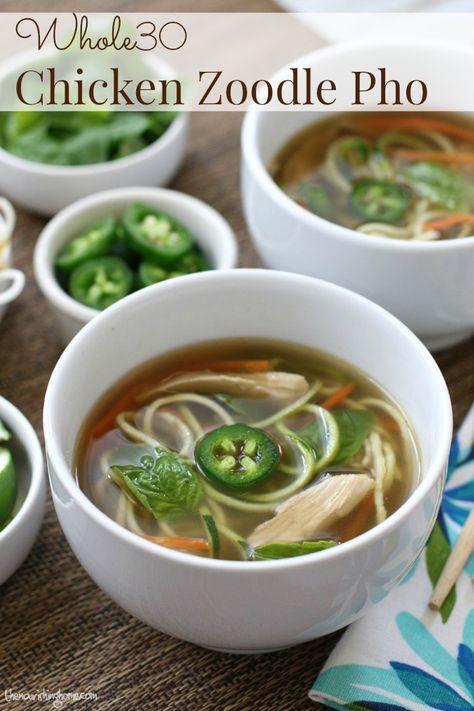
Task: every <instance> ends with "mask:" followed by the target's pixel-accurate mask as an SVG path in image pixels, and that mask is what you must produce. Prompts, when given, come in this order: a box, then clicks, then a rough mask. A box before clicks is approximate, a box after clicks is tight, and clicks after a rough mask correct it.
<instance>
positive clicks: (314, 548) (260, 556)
mask: <svg viewBox="0 0 474 711" xmlns="http://www.w3.org/2000/svg"><path fill="white" fill-rule="evenodd" d="M337 545H339V544H338V543H337V541H332V540H321V541H303V543H269V544H267V545H266V546H258V547H257V548H255V549H254V550H253V557H254V558H255V560H279V559H280V558H295V557H296V556H298V555H308V553H316V552H318V551H325V550H327V549H328V548H334V546H337Z"/></svg>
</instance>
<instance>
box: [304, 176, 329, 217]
mask: <svg viewBox="0 0 474 711" xmlns="http://www.w3.org/2000/svg"><path fill="white" fill-rule="evenodd" d="M298 192H299V195H300V197H301V199H302V200H303V202H304V203H305V204H306V207H308V208H309V209H310V210H311V212H314V213H315V214H316V215H321V217H324V216H325V215H328V214H329V211H330V207H331V205H330V202H329V198H328V195H327V193H326V191H325V190H324V188H322V187H321V186H320V185H314V184H313V183H306V182H302V183H300V186H299V189H298Z"/></svg>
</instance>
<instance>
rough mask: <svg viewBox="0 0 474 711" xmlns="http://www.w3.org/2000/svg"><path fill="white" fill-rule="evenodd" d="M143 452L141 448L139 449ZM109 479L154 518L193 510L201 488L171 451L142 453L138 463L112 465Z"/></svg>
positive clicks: (186, 464) (192, 472) (185, 463)
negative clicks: (125, 489) (115, 481)
mask: <svg viewBox="0 0 474 711" xmlns="http://www.w3.org/2000/svg"><path fill="white" fill-rule="evenodd" d="M141 449H142V451H143V448H141ZM110 472H111V476H112V478H113V479H116V480H118V481H117V483H119V485H120V484H121V485H122V486H123V485H125V486H126V488H127V490H128V491H129V492H130V493H131V494H132V496H133V497H134V498H135V499H136V500H137V501H138V502H139V503H140V504H142V506H144V507H145V508H146V509H147V510H148V511H150V513H152V514H153V516H154V517H155V518H157V519H159V518H163V517H166V516H172V515H175V514H179V513H183V512H184V511H195V510H196V509H197V507H198V506H199V504H200V502H201V499H202V496H203V489H202V485H201V482H200V480H199V478H198V476H197V473H196V471H195V469H194V467H193V465H192V464H191V463H190V462H188V461H187V460H185V459H183V457H180V455H179V454H176V453H175V452H168V451H166V450H165V449H161V448H157V449H156V450H155V451H154V452H153V454H142V456H141V457H140V460H139V464H138V465H136V464H126V465H118V466H117V465H114V466H112V467H111V468H110Z"/></svg>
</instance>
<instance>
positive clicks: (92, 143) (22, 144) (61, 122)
mask: <svg viewBox="0 0 474 711" xmlns="http://www.w3.org/2000/svg"><path fill="white" fill-rule="evenodd" d="M175 116H176V114H175V113H174V112H171V111H170V112H166V111H164V112H160V111H158V112H156V111H155V112H145V111H141V112H140V111H138V112H137V111H135V112H134V111H115V112H114V111H103V112H102V111H84V112H72V111H56V112H55V111H49V112H48V111H44V112H3V113H1V114H0V145H1V146H2V147H3V148H5V150H7V151H9V152H10V153H13V154H15V155H17V156H19V157H20V158H24V159H25V160H30V161H34V162H37V163H47V164H50V165H90V164H92V163H104V162H106V161H111V160H115V159H117V158H123V157H124V156H127V155H130V154H131V153H135V152H136V151H138V150H141V149H142V148H145V147H146V146H148V145H150V143H153V141H155V140H156V139H158V138H160V136H162V135H163V133H164V132H165V131H166V130H167V128H168V127H169V125H170V124H171V122H172V121H173V119H174V118H175Z"/></svg>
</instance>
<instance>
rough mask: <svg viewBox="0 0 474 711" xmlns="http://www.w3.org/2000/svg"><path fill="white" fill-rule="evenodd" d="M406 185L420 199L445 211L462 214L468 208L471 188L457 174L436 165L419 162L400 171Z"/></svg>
mask: <svg viewBox="0 0 474 711" xmlns="http://www.w3.org/2000/svg"><path fill="white" fill-rule="evenodd" d="M401 175H402V176H403V177H404V178H405V180H406V182H407V183H408V185H409V186H410V187H411V188H412V189H413V190H414V191H415V192H416V193H418V195H421V197H424V198H427V199H428V200H430V202H433V203H435V204H436V205H439V206H440V207H444V208H445V209H446V210H459V211H461V212H464V211H466V210H467V209H468V207H469V199H470V198H471V197H472V192H473V191H472V186H471V185H470V184H469V182H468V181H467V180H466V179H465V178H464V177H463V176H462V175H460V174H459V173H456V172H455V171H454V170H451V169H450V168H446V167H444V166H442V165H438V164H437V163H430V162H429V161H420V162H418V163H412V164H411V165H408V166H407V167H406V168H404V169H403V170H402V171H401Z"/></svg>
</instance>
